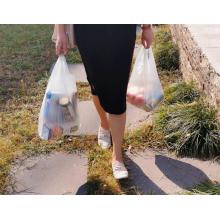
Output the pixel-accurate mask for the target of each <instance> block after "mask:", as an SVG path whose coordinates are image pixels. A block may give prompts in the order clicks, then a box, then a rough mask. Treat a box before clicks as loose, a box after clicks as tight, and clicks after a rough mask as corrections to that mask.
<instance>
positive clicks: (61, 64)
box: [38, 55, 79, 140]
mask: <svg viewBox="0 0 220 220" xmlns="http://www.w3.org/2000/svg"><path fill="white" fill-rule="evenodd" d="M76 92H77V88H76V80H75V76H74V75H73V74H71V73H70V72H69V69H68V65H67V63H66V59H65V57H64V55H60V56H59V58H58V60H57V62H56V64H55V66H54V68H53V71H52V73H51V76H50V78H49V81H48V85H47V89H46V92H45V95H44V98H43V102H42V106H41V110H40V114H39V120H38V133H39V136H40V137H41V138H42V139H44V140H49V139H52V138H57V137H60V136H62V135H72V134H74V132H75V131H76V130H78V128H79V114H78V108H77V95H76Z"/></svg>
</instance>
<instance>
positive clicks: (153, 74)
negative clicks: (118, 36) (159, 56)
mask: <svg viewBox="0 0 220 220" xmlns="http://www.w3.org/2000/svg"><path fill="white" fill-rule="evenodd" d="M163 98H164V92H163V89H162V86H161V83H160V79H159V76H158V73H157V69H156V64H155V60H154V56H153V52H152V49H151V48H149V49H145V48H144V47H143V46H141V48H140V50H139V53H138V55H137V58H136V60H135V64H134V68H133V70H132V73H131V77H130V79H129V83H128V88H127V101H128V102H129V103H131V104H132V105H135V106H137V107H139V108H143V109H144V110H146V111H152V110H154V109H155V108H156V107H157V106H158V105H159V103H160V102H161V101H162V100H163Z"/></svg>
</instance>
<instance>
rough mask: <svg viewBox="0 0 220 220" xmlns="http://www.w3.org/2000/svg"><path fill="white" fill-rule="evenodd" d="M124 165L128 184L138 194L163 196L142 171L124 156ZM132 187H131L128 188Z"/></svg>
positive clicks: (163, 193)
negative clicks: (126, 170) (127, 175)
mask: <svg viewBox="0 0 220 220" xmlns="http://www.w3.org/2000/svg"><path fill="white" fill-rule="evenodd" d="M126 165H127V168H128V172H129V179H128V182H130V184H132V185H133V187H135V188H136V190H137V192H138V194H145V195H146V194H147V195H149V194H156V195H165V194H166V193H165V192H164V191H163V190H162V189H161V188H160V187H159V186H158V185H156V184H155V183H154V182H153V181H152V180H151V179H149V178H148V177H147V176H146V174H145V173H144V172H143V171H142V169H141V168H140V167H139V166H138V165H137V164H136V163H135V162H134V161H133V160H131V159H130V158H129V157H127V156H126ZM130 187H132V186H130Z"/></svg>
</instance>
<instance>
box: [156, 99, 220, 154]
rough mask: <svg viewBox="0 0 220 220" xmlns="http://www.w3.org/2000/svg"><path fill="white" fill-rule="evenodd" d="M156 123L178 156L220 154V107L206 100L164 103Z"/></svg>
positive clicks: (170, 147)
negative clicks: (219, 110) (218, 109)
mask: <svg viewBox="0 0 220 220" xmlns="http://www.w3.org/2000/svg"><path fill="white" fill-rule="evenodd" d="M155 126H156V128H157V129H158V130H160V131H162V132H163V134H164V138H165V141H166V143H167V146H168V148H169V149H170V150H174V151H175V152H176V154H177V155H178V156H189V157H197V158H212V157H215V156H217V155H220V131H219V125H218V123H217V120H216V111H215V110H214V109H213V108H211V107H209V106H208V105H207V104H205V103H204V101H202V100H199V101H194V102H192V103H183V104H178V103H177V104H175V105H164V106H162V107H161V108H160V109H158V111H157V112H156V114H155Z"/></svg>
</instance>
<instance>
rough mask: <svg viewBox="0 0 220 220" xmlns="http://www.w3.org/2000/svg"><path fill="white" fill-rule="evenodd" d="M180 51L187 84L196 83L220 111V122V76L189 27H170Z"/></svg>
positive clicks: (219, 114) (219, 117)
mask: <svg viewBox="0 0 220 220" xmlns="http://www.w3.org/2000/svg"><path fill="white" fill-rule="evenodd" d="M170 28H171V33H172V36H173V39H174V42H176V43H177V45H178V47H179V51H180V69H181V71H182V74H183V78H184V80H185V81H186V82H189V81H191V80H193V81H195V82H196V84H197V87H198V88H199V90H200V91H202V93H203V94H204V95H205V97H206V100H207V101H208V103H209V104H211V105H212V106H214V107H215V108H216V109H217V110H218V115H217V116H218V119H219V121H220V75H219V73H217V72H216V71H215V69H214V68H213V67H212V65H211V64H210V62H209V60H208V58H207V57H206V55H205V54H204V53H203V51H202V49H201V48H200V47H199V45H198V43H197V42H196V40H195V39H194V38H193V36H192V34H191V32H190V30H189V28H188V27H187V25H179V24H178V25H170Z"/></svg>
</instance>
